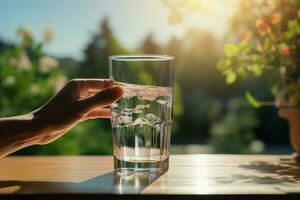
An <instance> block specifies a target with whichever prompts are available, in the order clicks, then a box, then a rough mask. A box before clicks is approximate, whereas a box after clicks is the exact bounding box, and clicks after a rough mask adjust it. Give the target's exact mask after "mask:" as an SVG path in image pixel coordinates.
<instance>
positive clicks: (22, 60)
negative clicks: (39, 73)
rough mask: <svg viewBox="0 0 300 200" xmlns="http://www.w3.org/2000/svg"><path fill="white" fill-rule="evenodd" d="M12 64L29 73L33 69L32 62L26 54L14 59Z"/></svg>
mask: <svg viewBox="0 0 300 200" xmlns="http://www.w3.org/2000/svg"><path fill="white" fill-rule="evenodd" d="M10 64H11V65H12V66H13V67H15V68H17V69H19V70H21V71H27V70H29V69H30V68H31V65H32V64H31V61H30V60H29V58H28V56H27V55H26V53H22V54H21V55H20V56H19V57H17V58H12V59H11V60H10Z"/></svg>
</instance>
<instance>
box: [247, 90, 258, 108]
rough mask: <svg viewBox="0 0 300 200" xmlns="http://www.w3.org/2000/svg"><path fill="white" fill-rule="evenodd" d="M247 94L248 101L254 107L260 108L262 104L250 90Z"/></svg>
mask: <svg viewBox="0 0 300 200" xmlns="http://www.w3.org/2000/svg"><path fill="white" fill-rule="evenodd" d="M245 96H246V99H247V101H248V103H249V104H250V105H251V106H253V107H254V108H259V107H260V106H261V105H260V103H259V101H257V100H256V99H255V98H254V97H253V96H252V94H251V93H250V92H249V91H247V92H246V94H245Z"/></svg>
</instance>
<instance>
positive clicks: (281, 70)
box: [279, 66, 286, 77]
mask: <svg viewBox="0 0 300 200" xmlns="http://www.w3.org/2000/svg"><path fill="white" fill-rule="evenodd" d="M279 72H280V75H281V76H282V77H284V76H285V74H286V67H285V66H281V67H280V69H279Z"/></svg>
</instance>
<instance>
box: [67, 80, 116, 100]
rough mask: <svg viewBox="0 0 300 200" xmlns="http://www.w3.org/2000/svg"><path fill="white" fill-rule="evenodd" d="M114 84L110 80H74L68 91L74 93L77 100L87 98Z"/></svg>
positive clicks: (70, 83)
mask: <svg viewBox="0 0 300 200" xmlns="http://www.w3.org/2000/svg"><path fill="white" fill-rule="evenodd" d="M113 84H114V83H113V81H112V80H110V79H72V80H71V81H70V82H69V83H68V85H67V88H68V91H70V92H71V93H73V95H72V96H73V97H75V99H80V98H85V97H87V96H89V95H91V94H94V93H96V92H98V91H100V90H102V89H104V88H107V87H109V86H112V85H113Z"/></svg>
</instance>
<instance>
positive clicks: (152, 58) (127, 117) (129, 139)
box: [109, 54, 174, 173]
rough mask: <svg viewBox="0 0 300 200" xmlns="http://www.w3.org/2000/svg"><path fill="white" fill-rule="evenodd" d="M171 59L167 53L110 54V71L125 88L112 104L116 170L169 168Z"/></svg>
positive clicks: (142, 170)
mask: <svg viewBox="0 0 300 200" xmlns="http://www.w3.org/2000/svg"><path fill="white" fill-rule="evenodd" d="M173 60H174V57H172V56H168V55H148V54H147V55H115V56H110V57H109V75H110V79H112V80H113V81H114V82H115V84H117V85H120V86H121V87H122V88H123V90H124V95H123V97H122V98H121V99H120V100H119V101H118V102H116V103H114V104H112V105H111V108H112V118H111V125H112V134H113V150H114V169H115V171H116V172H120V173H126V172H156V173H163V172H165V171H167V170H168V168H169V146H170V136H171V127H172V108H173V82H174V80H173V77H174V69H173Z"/></svg>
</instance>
